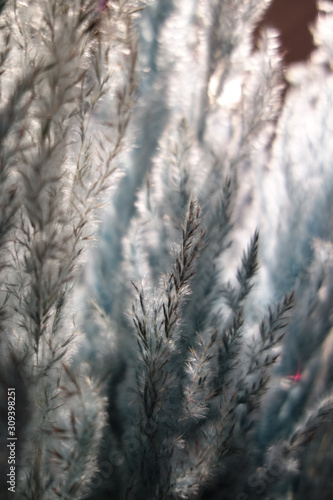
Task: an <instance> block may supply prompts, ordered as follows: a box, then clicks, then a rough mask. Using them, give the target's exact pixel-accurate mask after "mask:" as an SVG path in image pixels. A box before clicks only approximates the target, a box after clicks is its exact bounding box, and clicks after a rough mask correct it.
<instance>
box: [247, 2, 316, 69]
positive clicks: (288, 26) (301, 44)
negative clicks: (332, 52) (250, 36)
mask: <svg viewBox="0 0 333 500" xmlns="http://www.w3.org/2000/svg"><path fill="white" fill-rule="evenodd" d="M317 13H318V11H317V2H316V0H273V2H272V3H271V5H270V7H269V8H268V10H267V12H266V14H265V16H264V19H263V20H262V21H261V23H260V24H259V26H258V28H257V29H256V31H255V40H256V39H257V37H258V33H259V32H260V28H262V27H263V26H264V27H274V28H275V29H277V30H278V31H279V33H280V42H281V51H282V53H283V56H284V61H285V63H286V64H290V63H293V62H297V61H303V60H305V59H307V58H308V57H309V55H310V54H311V52H312V50H313V49H314V44H313V39H312V35H311V33H310V31H309V26H312V25H313V24H314V22H315V20H316V17H317Z"/></svg>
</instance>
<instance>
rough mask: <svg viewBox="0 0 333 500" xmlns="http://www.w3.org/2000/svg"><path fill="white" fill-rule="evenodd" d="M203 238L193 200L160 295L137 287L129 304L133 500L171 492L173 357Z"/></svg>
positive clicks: (198, 213) (174, 387)
mask: <svg viewBox="0 0 333 500" xmlns="http://www.w3.org/2000/svg"><path fill="white" fill-rule="evenodd" d="M203 237H204V231H203V230H202V229H201V227H200V208H199V206H198V205H197V203H196V202H195V201H193V200H191V201H190V203H189V206H188V211H187V214H186V218H185V223H184V225H183V227H182V240H181V241H180V244H179V245H178V246H177V247H175V248H174V250H173V254H174V263H173V266H172V268H171V270H170V271H169V272H168V274H167V275H166V276H163V278H162V283H161V286H160V287H161V288H160V291H159V292H158V293H157V294H154V295H155V296H156V295H157V297H156V299H155V300H153V298H152V297H148V298H147V297H146V296H145V295H146V294H145V293H144V291H143V290H140V289H139V288H138V287H137V286H136V285H135V288H136V291H137V293H138V295H139V297H138V301H137V303H136V304H135V305H134V306H133V323H134V326H135V330H136V335H137V340H138V346H139V349H140V353H141V358H142V361H141V363H140V364H141V366H140V365H139V368H138V372H137V377H138V384H139V388H140V392H141V394H140V399H141V402H140V431H141V436H140V441H141V442H140V445H141V447H142V452H141V453H142V457H141V459H142V463H141V464H140V465H139V467H138V471H137V472H136V473H135V475H134V481H135V482H136V483H137V484H135V483H134V484H133V485H131V488H130V495H132V497H133V498H137V496H145V497H146V498H155V496H156V494H158V495H160V496H161V498H165V497H166V496H167V495H168V492H169V489H170V480H171V474H172V471H171V469H170V465H169V459H170V457H171V456H172V455H173V452H174V450H173V447H174V446H176V441H177V435H175V427H176V426H177V420H176V415H175V414H174V413H173V412H170V401H171V400H172V399H175V398H176V397H177V392H178V391H179V387H178V383H177V377H176V372H175V369H176V366H177V365H176V366H175V363H174V361H173V358H175V356H176V355H177V352H176V349H177V347H176V346H177V343H178V338H177V337H179V335H180V324H179V321H180V314H181V307H182V304H183V302H184V300H185V298H186V296H187V295H188V293H189V283H190V280H191V277H192V275H193V273H194V261H195V259H196V257H197V255H198V253H199V251H200V248H201V246H202V240H203ZM129 458H130V457H128V459H129ZM148 477H150V480H149V481H148ZM140 483H141V484H140Z"/></svg>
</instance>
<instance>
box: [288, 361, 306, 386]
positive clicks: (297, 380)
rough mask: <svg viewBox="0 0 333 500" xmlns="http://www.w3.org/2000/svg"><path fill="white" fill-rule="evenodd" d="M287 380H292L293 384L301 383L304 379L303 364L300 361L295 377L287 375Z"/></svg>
mask: <svg viewBox="0 0 333 500" xmlns="http://www.w3.org/2000/svg"><path fill="white" fill-rule="evenodd" d="M287 378H289V379H290V380H292V381H293V382H299V381H300V380H301V379H302V378H303V375H302V374H301V363H300V361H299V362H298V370H297V372H296V374H295V375H287Z"/></svg>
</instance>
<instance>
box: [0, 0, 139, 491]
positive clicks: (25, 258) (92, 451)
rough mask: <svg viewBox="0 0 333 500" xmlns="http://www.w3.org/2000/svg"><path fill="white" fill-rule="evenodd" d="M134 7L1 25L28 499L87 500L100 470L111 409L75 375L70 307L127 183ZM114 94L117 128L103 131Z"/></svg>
mask: <svg viewBox="0 0 333 500" xmlns="http://www.w3.org/2000/svg"><path fill="white" fill-rule="evenodd" d="M2 7H3V6H2V5H1V8H2ZM135 7H137V4H136V2H122V4H121V5H118V6H117V5H114V6H113V8H112V9H109V10H108V15H107V16H104V14H103V16H102V14H99V13H98V11H97V10H96V2H95V1H92V0H86V1H85V0H75V1H74V2H71V3H69V2H66V1H51V2H46V1H45V2H44V1H43V2H34V1H33V2H30V4H29V8H27V6H26V4H25V2H21V1H17V2H14V3H12V4H7V6H5V7H4V8H3V10H2V13H1V28H2V29H1V37H2V39H3V42H4V43H3V49H2V52H1V66H2V68H1V69H2V71H1V75H0V79H1V82H0V83H1V93H2V97H3V104H2V106H1V110H0V116H1V146H2V147H1V160H0V161H1V166H0V171H1V188H0V189H1V192H0V196H1V207H2V208H1V228H2V229H1V250H2V256H1V268H2V309H3V312H4V314H2V315H1V316H2V317H1V320H2V322H3V323H4V327H3V330H4V334H5V335H6V336H5V337H3V336H2V339H1V358H2V363H4V366H5V367H6V366H7V365H10V363H11V361H13V360H14V359H15V360H18V362H15V363H12V364H13V367H12V369H13V370H15V367H16V365H18V368H19V371H20V374H21V377H22V378H23V380H24V382H25V384H26V393H27V399H28V400H29V403H30V407H31V418H30V419H29V421H27V422H25V423H23V422H21V419H20V418H18V423H19V422H21V424H22V429H20V430H19V435H20V436H21V437H22V436H23V427H25V429H24V436H25V439H26V441H25V443H24V446H23V448H24V449H23V450H22V451H21V444H20V456H18V458H19V459H20V463H19V464H18V467H17V472H16V481H17V482H16V488H17V490H16V495H17V498H27V499H28V498H30V499H39V498H45V499H46V498H54V495H56V496H57V497H59V498H63V499H65V498H66V499H70V498H77V497H78V495H79V491H80V490H81V488H82V484H83V483H84V482H86V481H87V480H88V479H89V478H90V477H91V475H92V474H93V473H94V471H95V461H96V456H97V453H98V450H99V443H100V439H101V435H102V434H101V429H102V428H103V426H104V425H105V412H104V409H105V403H104V400H103V399H102V397H101V396H100V395H99V392H98V391H97V390H96V388H95V387H94V383H92V382H91V381H90V380H89V378H87V377H85V376H84V375H80V373H79V371H80V364H77V365H76V370H78V371H77V373H76V374H74V375H73V374H71V372H70V369H69V368H68V367H67V365H69V364H71V358H72V356H73V353H74V351H75V349H76V346H77V331H76V327H75V324H74V323H73V318H72V314H73V311H71V300H72V298H71V297H72V288H73V285H74V283H75V279H76V277H77V275H78V271H79V269H80V265H81V263H82V254H83V251H84V249H85V247H86V246H87V241H88V240H89V239H90V238H91V234H92V231H93V230H94V225H95V221H94V217H95V216H96V212H97V210H98V209H99V207H100V204H101V202H103V201H104V200H105V193H107V192H108V191H109V188H110V187H111V186H112V184H114V183H115V180H116V178H117V172H119V171H120V165H119V155H120V154H121V152H122V149H123V147H124V142H125V132H126V129H127V127H128V122H129V117H130V109H131V106H132V104H133V101H134V92H135V88H136V82H135V64H136V54H137V38H136V35H135V33H134V27H133V16H134V15H135V12H134V11H135ZM110 47H111V49H112V52H111V53H110ZM117 65H121V66H120V67H119V66H117ZM114 70H115V72H116V73H117V75H116V76H115V75H112V73H113V72H114ZM112 76H113V77H114V79H113V78H112ZM107 95H110V96H111V103H112V105H111V106H110V112H111V113H113V117H112V118H113V123H112V124H111V123H108V121H107V120H102V123H100V124H99V123H98V121H97V118H98V111H99V107H100V105H101V103H102V100H103V99H105V96H107ZM111 113H110V117H111ZM110 117H109V118H110ZM92 122H94V126H92ZM106 145H107V147H106ZM7 325H8V326H7ZM8 353H13V354H12V356H11V357H9V358H8V363H7V362H6V361H5V357H6V356H8ZM10 369H11V368H10V366H8V370H10ZM3 380H5V378H3V377H2V379H1V385H2V386H3ZM17 380H18V382H17V396H19V392H20V393H21V392H22V391H21V390H20V391H19V388H20V386H21V383H19V379H17ZM71 383H72V384H74V386H75V390H73V391H70V390H69V389H68V388H69V387H70V384H71ZM23 392H24V391H23ZM22 399H23V393H22ZM20 404H22V405H23V404H24V403H23V401H22V403H20ZM19 408H20V405H19V403H18V405H17V410H19ZM61 429H65V430H64V431H62V430H61ZM65 431H66V432H65ZM22 439H23V437H22ZM66 439H68V440H69V441H68V446H71V447H72V449H71V450H70V448H69V447H68V446H67V445H66ZM55 457H56V460H55ZM55 462H56V464H57V465H56V466H55V465H54V463H55Z"/></svg>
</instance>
